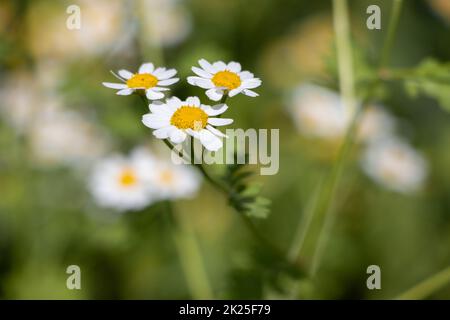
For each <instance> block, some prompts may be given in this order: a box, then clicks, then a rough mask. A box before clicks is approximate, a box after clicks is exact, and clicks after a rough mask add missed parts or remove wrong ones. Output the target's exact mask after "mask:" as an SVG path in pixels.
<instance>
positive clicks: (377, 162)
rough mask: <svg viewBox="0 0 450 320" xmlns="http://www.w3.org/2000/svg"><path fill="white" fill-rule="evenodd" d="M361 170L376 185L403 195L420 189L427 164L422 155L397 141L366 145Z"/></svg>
mask: <svg viewBox="0 0 450 320" xmlns="http://www.w3.org/2000/svg"><path fill="white" fill-rule="evenodd" d="M362 167H363V170H364V171H365V172H366V174H367V175H368V176H370V177H371V178H372V179H374V180H375V181H376V182H378V183H380V184H381V185H383V186H385V187H387V188H389V189H391V190H394V191H398V192H403V193H409V192H414V191H417V190H418V189H420V187H421V186H422V184H423V183H424V181H425V178H426V176H427V164H426V161H425V159H424V158H423V157H422V155H420V154H419V153H418V152H417V151H416V150H414V149H413V148H412V147H411V146H410V145H408V144H407V143H405V142H403V141H401V140H398V139H397V138H389V139H383V140H378V141H377V142H375V143H372V144H369V147H368V148H367V150H366V152H365V155H364V157H363V160H362Z"/></svg>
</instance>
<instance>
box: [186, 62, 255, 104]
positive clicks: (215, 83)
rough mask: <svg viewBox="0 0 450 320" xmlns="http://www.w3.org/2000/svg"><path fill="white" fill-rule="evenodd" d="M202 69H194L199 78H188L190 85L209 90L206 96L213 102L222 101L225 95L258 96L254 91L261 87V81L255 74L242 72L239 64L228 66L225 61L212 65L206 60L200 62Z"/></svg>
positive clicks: (233, 63)
mask: <svg viewBox="0 0 450 320" xmlns="http://www.w3.org/2000/svg"><path fill="white" fill-rule="evenodd" d="M198 63H199V64H200V66H201V67H202V68H197V67H192V71H194V73H195V74H197V76H194V77H188V79H187V80H188V83H189V84H191V85H194V86H198V87H200V88H203V89H207V91H206V95H207V96H208V97H209V98H210V99H211V100H213V101H219V100H220V99H222V97H223V95H224V93H225V94H228V96H229V97H233V96H235V95H237V94H239V93H241V92H242V93H243V94H245V95H247V96H249V97H256V96H258V94H257V93H256V92H254V91H253V90H250V89H254V88H257V87H259V86H260V85H261V80H260V79H259V78H255V77H254V75H253V73H251V72H248V71H241V65H240V64H239V63H237V62H230V63H228V64H226V63H225V62H223V61H216V62H214V63H212V64H210V63H209V62H208V61H206V60H205V59H201V60H199V61H198Z"/></svg>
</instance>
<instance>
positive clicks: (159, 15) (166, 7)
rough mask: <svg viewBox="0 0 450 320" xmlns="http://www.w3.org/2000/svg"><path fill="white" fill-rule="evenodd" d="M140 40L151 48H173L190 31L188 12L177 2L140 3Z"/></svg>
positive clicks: (157, 0) (166, 0)
mask: <svg viewBox="0 0 450 320" xmlns="http://www.w3.org/2000/svg"><path fill="white" fill-rule="evenodd" d="M139 8H140V10H141V13H142V32H143V33H144V34H145V35H146V36H145V37H144V38H143V39H142V40H143V41H146V42H148V43H150V44H151V45H152V46H163V47H168V46H174V45H177V44H179V43H180V42H182V41H183V40H185V39H186V37H187V36H188V35H189V34H190V32H191V30H192V21H191V20H192V19H191V15H190V12H189V11H188V10H187V9H186V8H185V6H184V5H183V3H181V1H178V0H151V1H148V0H143V1H140V7H139Z"/></svg>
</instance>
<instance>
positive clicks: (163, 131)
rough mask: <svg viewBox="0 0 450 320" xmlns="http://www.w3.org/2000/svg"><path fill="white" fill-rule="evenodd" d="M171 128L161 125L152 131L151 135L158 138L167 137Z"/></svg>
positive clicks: (172, 128)
mask: <svg viewBox="0 0 450 320" xmlns="http://www.w3.org/2000/svg"><path fill="white" fill-rule="evenodd" d="M173 130H174V127H173V126H168V127H162V128H159V129H156V130H155V131H153V135H154V136H155V137H156V138H158V139H167V138H168V137H169V136H170V133H171V132H172V131H173Z"/></svg>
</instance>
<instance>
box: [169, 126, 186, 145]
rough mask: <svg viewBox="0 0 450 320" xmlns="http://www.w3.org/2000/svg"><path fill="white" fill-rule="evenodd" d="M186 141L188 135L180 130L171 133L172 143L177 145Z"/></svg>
mask: <svg viewBox="0 0 450 320" xmlns="http://www.w3.org/2000/svg"><path fill="white" fill-rule="evenodd" d="M185 139H186V133H185V132H184V131H182V130H180V129H176V130H173V131H172V132H171V133H170V141H172V142H173V143H175V144H178V143H181V142H183V141H184V140H185Z"/></svg>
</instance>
